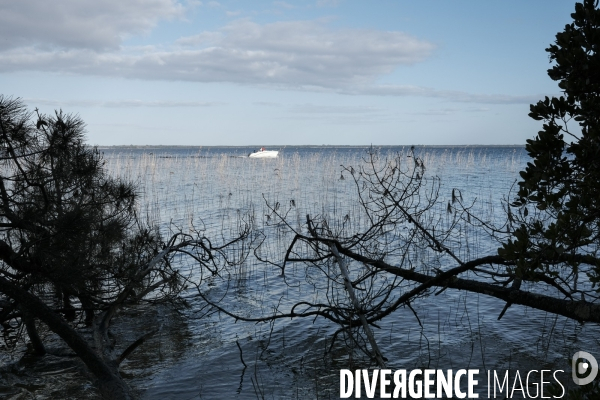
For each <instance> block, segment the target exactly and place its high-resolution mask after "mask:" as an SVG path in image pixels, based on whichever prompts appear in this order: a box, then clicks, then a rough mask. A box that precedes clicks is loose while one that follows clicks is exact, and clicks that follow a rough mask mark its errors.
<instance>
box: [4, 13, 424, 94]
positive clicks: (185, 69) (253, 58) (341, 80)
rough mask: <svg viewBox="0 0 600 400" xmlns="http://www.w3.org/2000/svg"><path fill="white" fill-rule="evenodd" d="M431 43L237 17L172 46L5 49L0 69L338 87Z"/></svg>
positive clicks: (416, 55) (406, 61) (368, 78)
mask: <svg viewBox="0 0 600 400" xmlns="http://www.w3.org/2000/svg"><path fill="white" fill-rule="evenodd" d="M433 49H434V45H433V44H431V43H429V42H427V41H424V40H420V39H417V38H415V37H413V36H410V35H408V34H406V33H402V32H395V31H391V32H388V31H376V30H364V29H344V30H332V29H328V28H327V27H326V26H325V23H324V22H323V21H292V22H277V23H272V24H266V25H259V24H257V23H254V22H251V21H249V20H238V21H235V22H233V23H231V24H228V25H227V26H225V27H224V28H222V29H221V30H220V31H214V32H202V33H200V34H198V35H195V36H190V37H185V38H181V39H179V40H178V41H177V42H176V43H175V44H174V45H173V46H170V47H169V48H155V47H146V48H120V49H119V50H110V51H104V52H98V51H95V50H94V51H92V50H90V49H86V48H83V49H82V48H78V46H73V47H71V48H68V49H61V50H56V49H40V48H38V47H36V46H32V45H30V46H28V47H18V48H13V49H8V50H5V51H4V52H0V71H4V72H8V71H15V70H43V71H55V72H69V73H79V74H94V75H109V76H121V77H128V78H139V79H160V80H188V81H198V82H235V83H243V84H264V85H275V86H278V87H288V88H289V87H293V88H310V87H316V88H327V89H336V88H344V87H348V86H355V85H364V84H370V83H372V82H373V81H375V79H377V78H378V77H379V76H381V75H383V74H387V73H389V72H391V71H393V70H394V69H395V68H397V67H398V66H401V65H411V64H415V63H418V62H421V61H423V60H425V59H426V58H427V57H428V56H429V55H430V53H431V52H432V51H433Z"/></svg>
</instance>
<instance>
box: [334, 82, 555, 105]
mask: <svg viewBox="0 0 600 400" xmlns="http://www.w3.org/2000/svg"><path fill="white" fill-rule="evenodd" d="M341 92H343V93H345V94H352V95H365V94H366V95H374V96H412V97H429V98H437V99H442V100H450V101H455V102H460V103H484V104H531V103H536V102H537V101H538V100H539V99H540V98H543V97H544V95H542V94H537V95H505V94H477V93H467V92H462V91H459V90H437V89H433V88H428V87H422V86H410V85H369V86H360V87H352V88H346V89H343V90H342V91H341Z"/></svg>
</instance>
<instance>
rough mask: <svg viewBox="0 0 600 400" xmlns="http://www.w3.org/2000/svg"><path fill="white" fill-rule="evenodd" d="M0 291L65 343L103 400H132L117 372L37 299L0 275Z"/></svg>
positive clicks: (127, 388)
mask: <svg viewBox="0 0 600 400" xmlns="http://www.w3.org/2000/svg"><path fill="white" fill-rule="evenodd" d="M0 292H2V293H4V294H6V295H7V296H9V297H11V298H13V299H14V300H15V301H16V302H17V303H19V306H20V307H21V309H25V310H26V311H27V312H29V314H30V315H31V316H33V317H36V318H38V319H39V320H40V321H42V322H44V323H45V324H46V325H47V326H48V328H50V330H51V331H53V332H54V333H56V334H57V335H59V336H60V337H61V338H62V339H63V340H64V341H65V343H66V344H67V345H68V346H69V347H70V348H71V349H72V350H73V351H74V352H75V353H76V354H77V356H79V358H80V359H81V360H82V361H83V362H84V363H85V365H86V366H87V367H88V369H89V370H90V372H91V373H92V374H94V376H95V377H96V378H97V379H98V381H99V386H100V393H101V394H102V397H103V398H105V399H115V400H117V399H118V400H129V399H133V396H132V394H131V392H130V390H129V387H128V386H127V384H126V383H125V382H123V380H122V379H121V376H120V375H119V373H118V371H117V370H116V369H115V368H111V367H110V366H109V364H108V363H107V362H106V361H105V360H103V359H102V358H101V357H100V356H99V355H98V354H97V353H96V352H94V351H93V350H92V349H91V348H90V346H89V345H88V344H87V342H86V341H85V340H84V339H83V338H82V337H81V335H79V334H78V333H77V331H75V330H74V329H73V328H72V327H71V326H69V324H67V323H66V322H65V321H64V320H63V319H62V318H61V317H60V316H59V315H58V314H57V313H55V312H54V311H52V310H51V309H50V307H48V306H47V305H46V304H44V303H43V302H42V301H41V300H40V299H39V298H37V297H36V296H34V295H32V294H31V293H29V292H27V291H25V290H23V289H22V288H20V287H18V286H17V285H15V284H13V283H11V282H10V281H8V280H7V279H6V278H4V277H2V276H0Z"/></svg>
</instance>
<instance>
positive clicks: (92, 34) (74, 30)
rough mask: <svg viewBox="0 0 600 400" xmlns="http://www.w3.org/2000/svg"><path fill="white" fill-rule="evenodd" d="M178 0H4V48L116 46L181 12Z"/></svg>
mask: <svg viewBox="0 0 600 400" xmlns="http://www.w3.org/2000/svg"><path fill="white" fill-rule="evenodd" d="M183 10H184V7H183V6H182V5H181V4H179V3H177V1H176V0H127V1H123V0H94V1H81V0H52V1H47V0H18V1H2V2H0V38H2V40H0V50H2V49H8V48H16V47H20V46H36V47H42V48H62V49H74V48H78V49H93V50H96V51H100V50H106V49H117V48H118V47H119V45H120V44H121V42H122V40H123V38H124V37H127V36H129V35H136V34H140V33H145V32H148V31H149V30H150V29H152V28H153V27H154V26H155V25H156V23H157V21H158V20H160V19H169V18H173V17H177V16H181V15H182V13H183Z"/></svg>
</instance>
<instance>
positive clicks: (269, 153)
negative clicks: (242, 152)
mask: <svg viewBox="0 0 600 400" xmlns="http://www.w3.org/2000/svg"><path fill="white" fill-rule="evenodd" d="M277 154H279V152H278V151H277V150H265V148H264V147H261V148H260V150H257V151H255V152H254V153H250V154H249V155H248V157H250V158H276V157H277Z"/></svg>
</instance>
